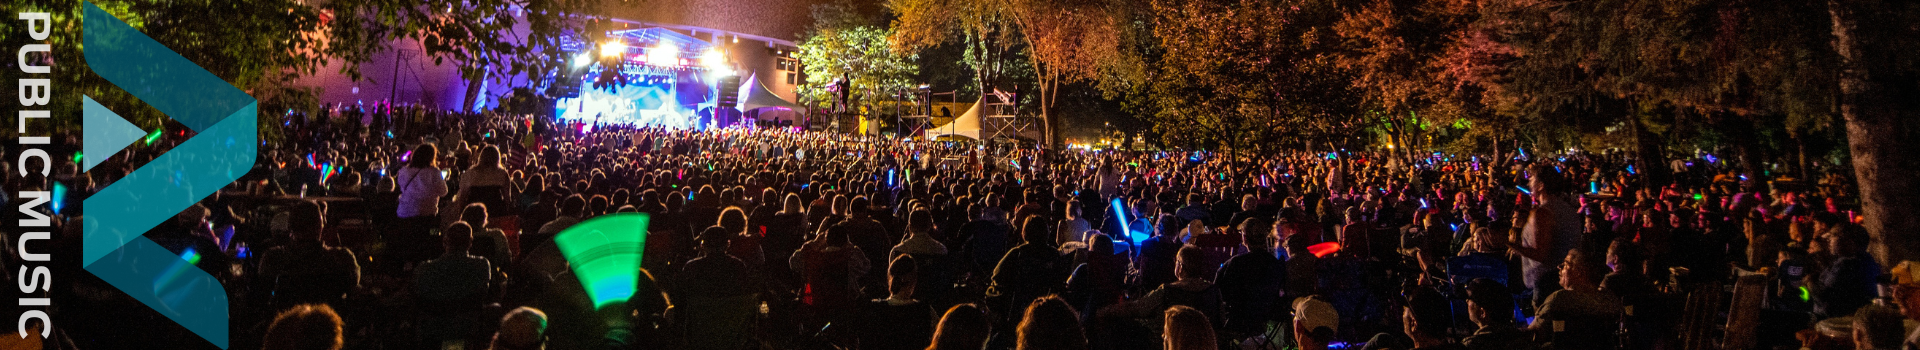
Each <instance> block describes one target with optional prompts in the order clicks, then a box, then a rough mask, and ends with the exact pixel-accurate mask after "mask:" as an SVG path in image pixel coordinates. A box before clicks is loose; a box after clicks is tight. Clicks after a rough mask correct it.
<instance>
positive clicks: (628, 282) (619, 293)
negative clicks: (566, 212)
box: [553, 213, 649, 308]
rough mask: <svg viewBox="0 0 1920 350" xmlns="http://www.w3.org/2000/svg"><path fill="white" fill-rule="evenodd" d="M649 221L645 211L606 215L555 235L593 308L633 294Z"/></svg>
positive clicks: (637, 279)
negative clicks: (591, 300) (591, 301)
mask: <svg viewBox="0 0 1920 350" xmlns="http://www.w3.org/2000/svg"><path fill="white" fill-rule="evenodd" d="M648 221H649V217H648V216H647V214H646V213H624V214H613V215H606V216H601V217H597V218H593V219H590V220H587V221H584V222H581V223H580V224H578V225H573V227H570V228H567V229H566V230H565V231H561V232H560V234H559V235H558V236H555V237H554V238H553V240H554V243H555V244H558V245H559V246H560V255H561V256H564V257H566V258H567V262H568V263H569V264H571V265H572V266H573V274H574V276H575V277H579V278H580V285H581V286H583V287H586V290H587V297H588V298H590V299H593V306H594V308H605V307H607V306H608V305H613V304H617V303H624V302H626V301H627V299H628V298H631V297H633V294H634V292H635V290H634V288H635V285H636V283H637V282H638V281H639V275H640V256H641V254H642V253H645V252H646V246H647V235H646V231H647V230H646V228H647V222H648Z"/></svg>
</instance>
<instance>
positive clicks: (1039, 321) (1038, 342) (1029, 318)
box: [1015, 296, 1087, 350]
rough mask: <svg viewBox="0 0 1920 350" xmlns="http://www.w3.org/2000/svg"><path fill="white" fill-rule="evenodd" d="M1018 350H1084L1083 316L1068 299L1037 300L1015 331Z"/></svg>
mask: <svg viewBox="0 0 1920 350" xmlns="http://www.w3.org/2000/svg"><path fill="white" fill-rule="evenodd" d="M1016 333H1017V336H1018V337H1019V338H1018V339H1017V340H1016V341H1015V343H1016V344H1017V345H1015V349H1016V350H1084V349H1086V348H1087V335H1086V332H1084V331H1082V328H1081V327H1080V313H1079V312H1076V311H1073V306H1071V305H1067V301H1066V299H1060V297H1058V296H1047V297H1044V298H1039V299H1034V300H1033V303H1032V304H1029V305H1028V306H1027V314H1026V317H1025V318H1024V319H1022V320H1021V321H1020V325H1019V327H1018V328H1016Z"/></svg>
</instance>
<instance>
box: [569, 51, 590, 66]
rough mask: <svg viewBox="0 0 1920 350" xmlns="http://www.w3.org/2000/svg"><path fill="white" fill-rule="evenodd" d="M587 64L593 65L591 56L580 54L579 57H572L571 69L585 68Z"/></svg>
mask: <svg viewBox="0 0 1920 350" xmlns="http://www.w3.org/2000/svg"><path fill="white" fill-rule="evenodd" d="M588 63H593V55H588V54H587V53H585V52H581V53H580V55H579V56H573V68H580V67H586V66H587V64H588Z"/></svg>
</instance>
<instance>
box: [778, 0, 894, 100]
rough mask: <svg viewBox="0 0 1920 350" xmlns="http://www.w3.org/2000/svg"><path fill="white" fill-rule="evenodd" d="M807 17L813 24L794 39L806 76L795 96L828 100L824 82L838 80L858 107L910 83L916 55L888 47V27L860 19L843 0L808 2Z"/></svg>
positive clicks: (889, 45) (828, 96)
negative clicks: (810, 10) (810, 15)
mask: <svg viewBox="0 0 1920 350" xmlns="http://www.w3.org/2000/svg"><path fill="white" fill-rule="evenodd" d="M813 18H814V25H813V28H811V29H809V30H808V32H807V33H806V34H805V35H803V36H804V37H805V39H803V40H802V41H801V42H800V51H799V53H800V54H799V59H800V66H801V67H802V69H804V70H805V73H806V75H807V76H808V77H809V79H807V82H806V83H804V84H801V85H800V87H799V89H798V90H799V93H800V95H802V96H806V97H807V98H808V99H810V100H813V101H829V100H833V94H834V92H833V91H830V89H829V86H830V85H831V84H833V83H834V82H835V81H840V80H842V79H844V80H845V81H846V83H847V85H848V86H846V87H843V88H848V89H852V90H851V91H849V92H850V93H849V94H848V97H849V98H848V101H846V102H847V104H848V106H856V105H862V106H864V105H869V104H870V103H871V102H872V101H874V100H875V99H877V98H879V97H880V96H888V95H892V94H896V93H899V92H902V91H907V90H908V89H912V88H913V87H914V86H915V85H914V81H913V75H914V74H915V73H916V72H918V71H919V67H918V66H917V65H915V63H914V61H915V59H916V57H915V56H914V55H912V54H902V53H898V52H895V51H893V50H892V49H891V48H892V44H891V42H890V41H889V38H891V37H892V36H893V32H892V31H891V30H889V29H886V28H882V27H881V26H879V25H876V24H873V23H871V22H872V21H868V20H865V19H862V18H861V17H860V16H859V15H858V14H856V13H855V11H854V9H853V8H852V5H851V4H850V3H847V2H840V3H834V4H821V5H814V6H813Z"/></svg>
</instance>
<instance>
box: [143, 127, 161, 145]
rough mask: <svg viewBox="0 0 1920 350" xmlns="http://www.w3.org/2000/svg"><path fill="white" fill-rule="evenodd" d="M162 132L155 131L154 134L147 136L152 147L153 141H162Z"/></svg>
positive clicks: (147, 140)
mask: <svg viewBox="0 0 1920 350" xmlns="http://www.w3.org/2000/svg"><path fill="white" fill-rule="evenodd" d="M160 131H161V129H154V130H153V132H152V133H148V134H147V138H146V142H147V144H148V145H152V144H153V141H158V140H160Z"/></svg>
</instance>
